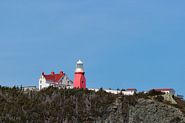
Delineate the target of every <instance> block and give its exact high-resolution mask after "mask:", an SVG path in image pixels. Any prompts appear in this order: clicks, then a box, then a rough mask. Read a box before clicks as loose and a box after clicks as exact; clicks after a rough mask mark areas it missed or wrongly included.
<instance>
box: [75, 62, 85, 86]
mask: <svg viewBox="0 0 185 123" xmlns="http://www.w3.org/2000/svg"><path fill="white" fill-rule="evenodd" d="M74 88H83V89H85V88H86V78H85V72H84V68H83V62H82V61H81V60H78V61H77V63H76V70H75V76H74Z"/></svg>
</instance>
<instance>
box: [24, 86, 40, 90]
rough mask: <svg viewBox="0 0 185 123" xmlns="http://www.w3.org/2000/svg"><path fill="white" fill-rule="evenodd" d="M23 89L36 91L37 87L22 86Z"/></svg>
mask: <svg viewBox="0 0 185 123" xmlns="http://www.w3.org/2000/svg"><path fill="white" fill-rule="evenodd" d="M23 90H24V91H37V87H36V86H24V87H23Z"/></svg>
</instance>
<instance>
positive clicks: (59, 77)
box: [39, 71, 73, 90]
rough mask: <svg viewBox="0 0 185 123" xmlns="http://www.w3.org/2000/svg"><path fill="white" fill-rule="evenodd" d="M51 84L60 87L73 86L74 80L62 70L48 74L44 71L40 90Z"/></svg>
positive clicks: (40, 80) (40, 81)
mask: <svg viewBox="0 0 185 123" xmlns="http://www.w3.org/2000/svg"><path fill="white" fill-rule="evenodd" d="M49 86H54V87H59V88H73V82H72V81H71V80H69V78H68V77H67V75H66V74H65V73H63V72H62V71H61V72H60V73H59V74H55V73H54V72H51V74H48V75H46V74H45V73H42V75H41V77H40V79H39V90H41V89H43V88H47V87H49Z"/></svg>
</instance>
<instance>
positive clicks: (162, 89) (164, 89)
mask: <svg viewBox="0 0 185 123" xmlns="http://www.w3.org/2000/svg"><path fill="white" fill-rule="evenodd" d="M154 90H156V91H171V90H174V89H172V88H158V89H154Z"/></svg>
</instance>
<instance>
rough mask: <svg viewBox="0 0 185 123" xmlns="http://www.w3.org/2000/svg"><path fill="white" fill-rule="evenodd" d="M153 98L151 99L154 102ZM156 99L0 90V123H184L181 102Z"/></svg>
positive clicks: (73, 91) (85, 92) (76, 91)
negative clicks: (175, 102) (172, 102)
mask: <svg viewBox="0 0 185 123" xmlns="http://www.w3.org/2000/svg"><path fill="white" fill-rule="evenodd" d="M154 97H155V98H154ZM161 97H162V96H160V95H157V97H156V95H153V96H151V95H146V94H136V95H134V96H124V95H122V94H118V95H113V94H109V93H106V92H104V91H103V90H100V91H98V92H93V91H89V90H81V89H71V90H67V89H61V90H59V89H57V88H52V87H51V88H48V89H45V90H42V91H40V92H24V91H22V90H21V89H19V88H6V87H0V122H1V123H11V122H12V123H15V122H16V123H185V115H184V113H183V112H184V108H185V107H184V106H185V103H184V101H182V100H180V99H178V98H175V97H174V99H175V100H177V104H171V103H170V102H165V101H164V100H163V98H161Z"/></svg>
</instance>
